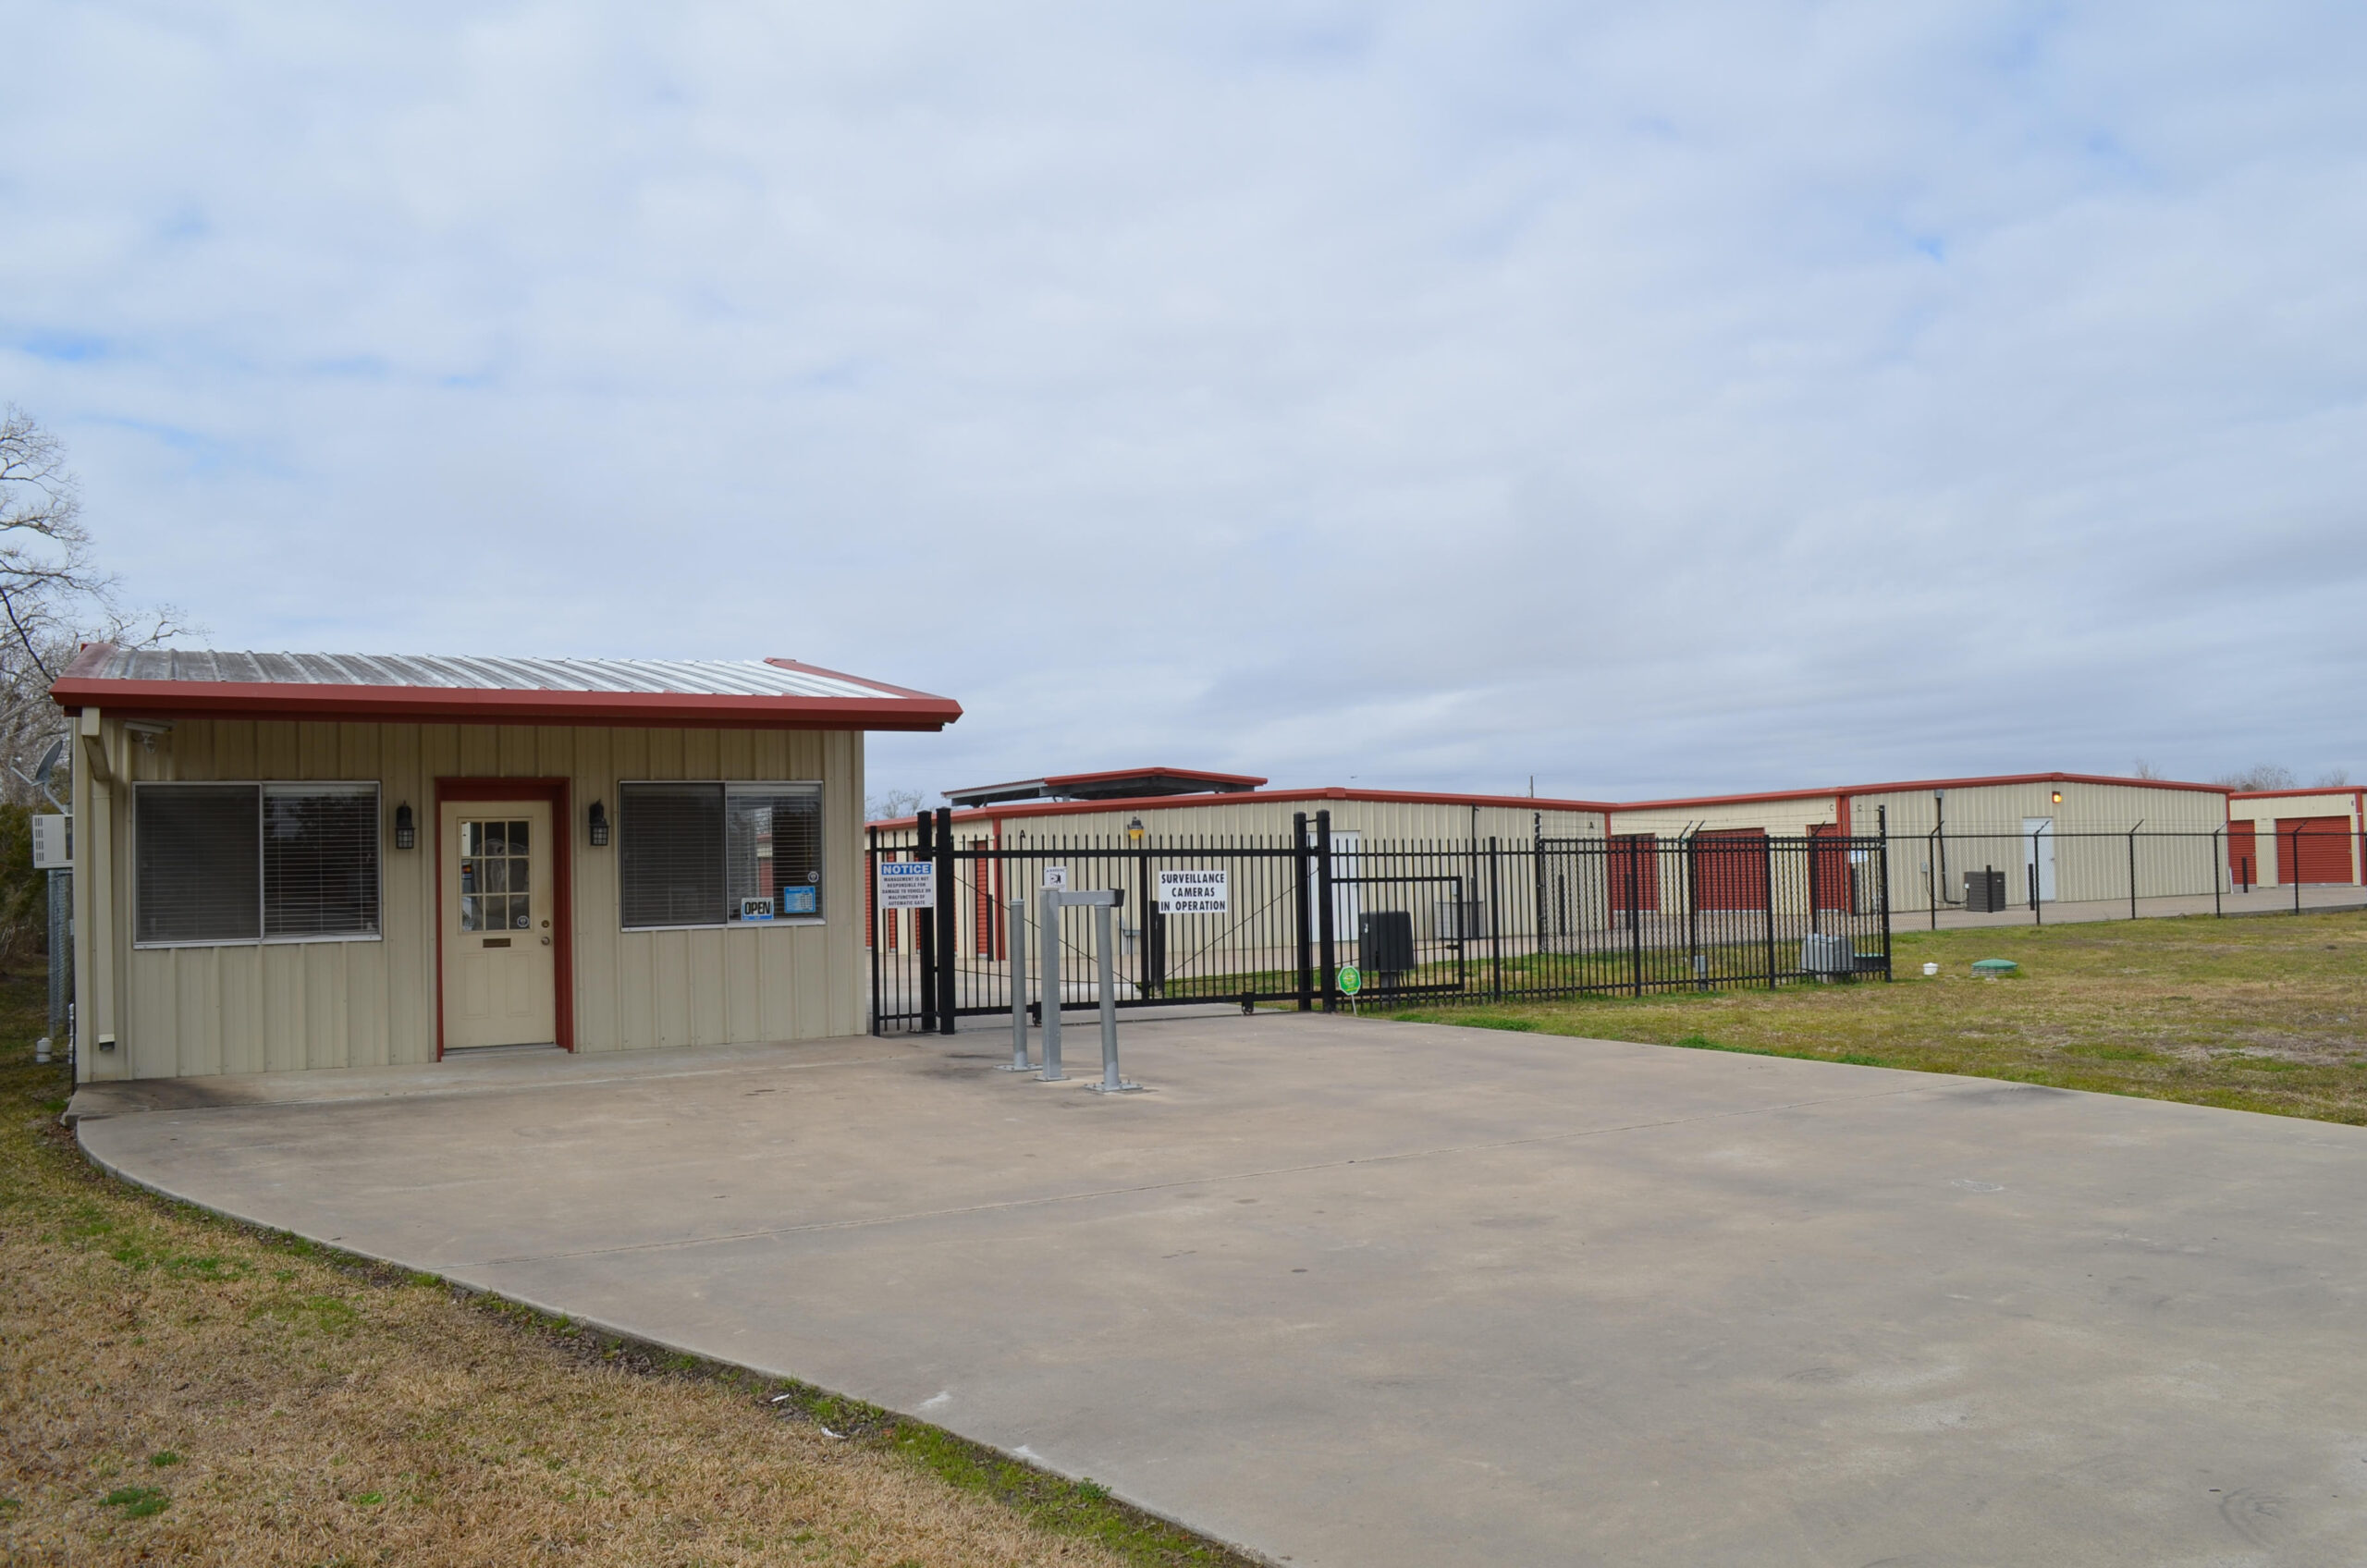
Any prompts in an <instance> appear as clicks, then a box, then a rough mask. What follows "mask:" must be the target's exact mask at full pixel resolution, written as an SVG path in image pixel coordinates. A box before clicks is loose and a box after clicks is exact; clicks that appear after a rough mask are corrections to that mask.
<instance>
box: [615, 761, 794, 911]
mask: <svg viewBox="0 0 2367 1568" xmlns="http://www.w3.org/2000/svg"><path fill="white" fill-rule="evenodd" d="M686 784H697V785H707V786H715V787H719V788H720V789H721V790H723V833H722V835H721V838H720V839H719V840H718V841H717V845H716V855H717V864H718V866H719V868H720V870H721V872H722V875H723V886H724V888H725V889H726V892H725V903H726V906H727V911H728V906H729V904H730V886H731V797H732V796H733V795H734V794H735V793H742V794H751V795H765V794H776V795H778V794H793V793H800V792H808V793H811V794H812V795H813V797H814V799H815V802H816V815H817V816H818V817H820V819H821V822H822V830H821V832H820V834H819V836H818V841H817V843H816V860H817V861H818V862H819V864H820V866H821V871H822V880H821V881H820V882H818V883H816V884H815V886H816V887H817V888H821V889H822V892H823V895H824V896H823V900H822V911H823V913H820V914H776V915H774V916H773V917H772V918H771V919H770V920H738V919H734V918H732V917H731V916H730V913H726V915H725V917H724V918H723V919H721V920H714V921H700V922H697V923H695V924H688V925H626V924H625V878H624V866H623V851H624V846H623V842H622V835H623V832H624V826H623V821H622V818H623V816H624V792H625V790H628V789H631V788H632V787H633V786H635V785H672V786H674V787H676V788H680V787H681V786H683V785H686ZM828 803H829V790H828V785H827V784H826V783H825V782H824V781H823V780H822V779H819V778H619V779H618V780H617V815H618V818H619V821H618V828H617V831H618V835H619V841H618V843H617V847H616V850H615V851H614V852H615V853H616V854H617V856H618V857H619V858H618V867H617V876H616V884H617V929H618V930H619V932H627V933H634V934H640V933H646V932H653V931H761V930H763V929H765V928H766V927H767V926H769V925H779V926H788V927H791V928H795V927H799V926H812V925H828V924H829V923H830V915H829V909H830V904H829V899H828V893H829V888H830V884H831V881H832V880H833V871H832V867H831V864H830V832H829V813H828Z"/></svg>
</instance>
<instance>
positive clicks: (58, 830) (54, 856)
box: [32, 812, 74, 871]
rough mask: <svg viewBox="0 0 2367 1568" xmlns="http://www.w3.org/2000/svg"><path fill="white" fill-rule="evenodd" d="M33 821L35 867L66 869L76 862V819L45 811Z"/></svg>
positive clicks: (36, 868) (47, 869)
mask: <svg viewBox="0 0 2367 1568" xmlns="http://www.w3.org/2000/svg"><path fill="white" fill-rule="evenodd" d="M32 822H33V869H34V870H35V871H66V870H68V869H70V868H71V867H72V866H73V864H74V819H73V818H72V817H70V816H60V815H57V814H56V813H55V812H45V813H43V815H39V816H36V817H34V818H33V819H32Z"/></svg>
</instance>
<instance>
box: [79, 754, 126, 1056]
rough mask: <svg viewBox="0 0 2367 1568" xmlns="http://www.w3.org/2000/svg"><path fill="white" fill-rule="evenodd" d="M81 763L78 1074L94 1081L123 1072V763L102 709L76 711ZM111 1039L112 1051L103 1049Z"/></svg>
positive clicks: (108, 1044) (110, 1047)
mask: <svg viewBox="0 0 2367 1568" xmlns="http://www.w3.org/2000/svg"><path fill="white" fill-rule="evenodd" d="M74 732H75V736H76V738H77V743H78V744H79V745H80V748H81V756H80V759H79V760H80V764H81V766H78V767H76V768H75V770H74V791H75V796H76V800H75V804H76V805H77V806H78V807H79V808H80V809H79V810H78V811H77V812H76V814H75V815H76V816H77V818H78V820H77V821H76V823H75V825H74V826H75V842H74V849H75V853H76V855H77V857H78V858H79V859H80V862H81V864H79V865H78V866H76V868H75V870H76V873H77V875H76V876H75V878H74V945H75V953H74V1020H75V1023H74V1076H75V1082H77V1083H83V1084H87V1083H89V1082H91V1081H92V1080H93V1079H95V1078H97V1077H99V1076H101V1074H102V1071H103V1070H104V1075H105V1076H107V1077H111V1078H112V1077H120V1076H123V1075H124V1074H123V1073H122V1072H121V1068H122V1063H123V1053H122V1051H121V1050H120V1049H119V1048H117V1043H116V997H115V972H116V962H115V958H116V931H115V888H114V883H115V852H114V851H115V842H114V840H115V790H114V784H115V768H114V766H113V763H114V759H113V758H112V757H110V756H108V754H107V748H106V734H105V729H104V724H103V722H102V718H101V715H100V712H99V710H98V709H97V708H84V709H82V711H81V712H80V714H78V715H77V716H76V717H75V722H74ZM101 1040H104V1041H105V1042H106V1043H107V1047H108V1048H107V1049H106V1050H105V1051H101V1050H100V1049H99V1042H100V1041H101Z"/></svg>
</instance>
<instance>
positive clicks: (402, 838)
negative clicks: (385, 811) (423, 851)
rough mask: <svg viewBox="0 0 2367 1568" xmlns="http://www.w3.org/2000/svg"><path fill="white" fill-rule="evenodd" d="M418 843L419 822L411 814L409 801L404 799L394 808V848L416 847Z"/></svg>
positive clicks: (406, 848)
mask: <svg viewBox="0 0 2367 1568" xmlns="http://www.w3.org/2000/svg"><path fill="white" fill-rule="evenodd" d="M418 845H419V824H418V822H417V821H416V820H415V819H414V818H413V817H412V816H411V802H409V801H405V802H403V803H402V804H400V805H399V806H397V807H396V808H395V848H397V849H399V850H409V849H416V848H417V847H418Z"/></svg>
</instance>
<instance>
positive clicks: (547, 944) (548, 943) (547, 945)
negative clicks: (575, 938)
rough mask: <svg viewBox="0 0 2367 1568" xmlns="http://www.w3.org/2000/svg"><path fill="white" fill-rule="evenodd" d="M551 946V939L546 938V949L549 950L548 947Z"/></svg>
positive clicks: (544, 939) (544, 942)
mask: <svg viewBox="0 0 2367 1568" xmlns="http://www.w3.org/2000/svg"><path fill="white" fill-rule="evenodd" d="M550 945H551V939H550V938H549V937H544V938H543V946H545V947H546V948H547V947H549V946H550Z"/></svg>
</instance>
